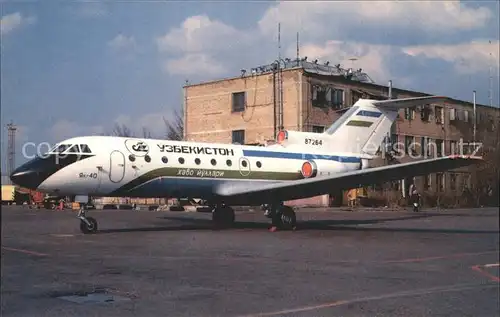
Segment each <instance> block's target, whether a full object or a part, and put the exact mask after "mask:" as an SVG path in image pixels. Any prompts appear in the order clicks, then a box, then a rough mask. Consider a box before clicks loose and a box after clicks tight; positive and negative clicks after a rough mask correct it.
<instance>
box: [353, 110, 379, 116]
mask: <svg viewBox="0 0 500 317" xmlns="http://www.w3.org/2000/svg"><path fill="white" fill-rule="evenodd" d="M356 115H357V116H362V117H373V118H378V117H380V116H381V115H382V113H381V112H377V111H368V110H360V111H358V113H356Z"/></svg>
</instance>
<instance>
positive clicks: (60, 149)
mask: <svg viewBox="0 0 500 317" xmlns="http://www.w3.org/2000/svg"><path fill="white" fill-rule="evenodd" d="M70 146H71V144H61V145H59V146H58V147H57V148H56V149H54V150H53V151H52V152H55V153H62V152H64V151H66V150H67V149H68V148H69V147H70Z"/></svg>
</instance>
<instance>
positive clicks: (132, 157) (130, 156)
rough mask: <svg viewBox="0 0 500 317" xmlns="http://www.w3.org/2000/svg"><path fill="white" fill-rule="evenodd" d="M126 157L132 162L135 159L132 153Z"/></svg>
mask: <svg viewBox="0 0 500 317" xmlns="http://www.w3.org/2000/svg"><path fill="white" fill-rule="evenodd" d="M128 159H129V160H130V162H133V161H135V156H133V155H132V154H130V155H129V156H128Z"/></svg>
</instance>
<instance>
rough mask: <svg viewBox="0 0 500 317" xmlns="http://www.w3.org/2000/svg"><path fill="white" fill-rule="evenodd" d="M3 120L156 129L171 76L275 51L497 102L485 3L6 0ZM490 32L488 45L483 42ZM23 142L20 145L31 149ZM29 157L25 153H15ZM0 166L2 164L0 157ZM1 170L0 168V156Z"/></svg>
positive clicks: (54, 136) (76, 128)
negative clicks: (490, 93)
mask: <svg viewBox="0 0 500 317" xmlns="http://www.w3.org/2000/svg"><path fill="white" fill-rule="evenodd" d="M1 6H2V7H1V9H2V10H1V40H2V41H1V58H2V60H1V65H2V67H1V76H2V77H1V80H2V85H1V88H2V91H1V112H2V113H1V115H2V116H1V123H2V128H3V131H2V162H5V159H3V158H5V156H4V153H5V148H6V140H7V136H6V135H7V134H6V130H5V125H6V123H8V122H9V121H10V120H13V121H14V122H15V123H16V124H17V125H18V127H19V128H18V129H19V131H18V133H17V143H18V146H17V151H18V155H17V163H21V162H22V161H24V159H23V158H22V155H21V148H22V144H24V143H26V142H34V143H36V144H38V143H40V142H49V143H51V144H53V143H55V142H57V141H60V140H62V139H64V138H67V137H71V136H76V135H88V134H95V133H101V132H105V131H110V130H111V129H112V128H113V126H114V123H115V122H118V123H123V124H126V125H128V126H129V127H130V128H131V129H133V130H135V131H137V132H138V133H140V132H141V131H142V127H144V126H147V127H148V128H149V130H150V131H151V133H152V134H153V135H155V136H159V137H161V136H163V135H164V130H165V127H164V123H163V119H162V118H163V117H169V116H171V113H172V111H173V109H176V108H178V107H181V105H182V85H183V84H184V82H185V81H186V80H189V81H190V82H197V81H201V80H208V79H217V78H221V77H225V76H233V75H238V74H239V71H240V69H242V68H251V67H255V66H259V65H262V64H266V63H269V62H271V61H272V60H274V59H275V58H276V56H277V54H278V50H277V25H278V22H280V23H281V39H282V52H283V53H282V55H287V56H289V57H291V58H293V57H294V56H295V47H296V44H295V38H296V32H300V42H301V44H300V46H301V55H302V56H308V57H309V58H318V59H319V60H320V61H326V60H329V61H331V63H335V64H336V63H342V64H344V65H346V66H349V65H350V64H349V63H350V62H349V61H348V60H349V58H352V57H356V58H358V60H357V61H356V64H355V67H356V68H359V67H361V68H363V69H364V70H365V71H366V72H367V73H368V74H369V75H370V76H371V77H372V78H373V79H374V80H375V81H377V82H379V83H381V84H385V83H386V82H387V80H389V79H392V80H393V82H394V86H396V87H399V88H405V89H413V90H418V91H424V92H427V93H435V94H443V95H448V96H451V97H454V98H458V99H466V100H470V99H471V96H472V90H474V89H475V90H477V93H478V95H477V98H478V102H480V103H486V104H488V103H489V101H488V100H489V99H488V85H489V75H488V72H489V68H490V67H493V68H492V69H493V78H494V80H493V90H494V96H493V103H494V104H498V71H499V61H498V60H499V15H498V12H499V4H498V1H491V2H487V1H477V2H460V1H424V0H420V1H399V2H390V1H383V2H382V1H381V2H376V1H362V2H355V1H351V2H340V1H338V2H337V1H331V2H317V3H314V2H312V1H308V2H297V1H288V2H282V3H278V2H270V1H269V2H266V1H254V2H229V1H227V2H213V3H210V2H208V1H203V2H194V1H185V2H143V3H139V2H121V3H118V2H117V3H110V2H97V1H96V2H86V3H84V2H73V3H65V2H55V1H54V2H52V3H51V2H48V1H47V2H45V1H39V2H34V1H32V2H24V3H23V2H9V1H3V2H2V4H1ZM490 41H491V44H490ZM30 153H32V150H31V152H30ZM28 154H29V153H28ZM2 164H4V163H2ZM2 167H4V166H2Z"/></svg>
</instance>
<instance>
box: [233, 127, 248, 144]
mask: <svg viewBox="0 0 500 317" xmlns="http://www.w3.org/2000/svg"><path fill="white" fill-rule="evenodd" d="M232 142H233V144H245V130H233V141H232Z"/></svg>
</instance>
